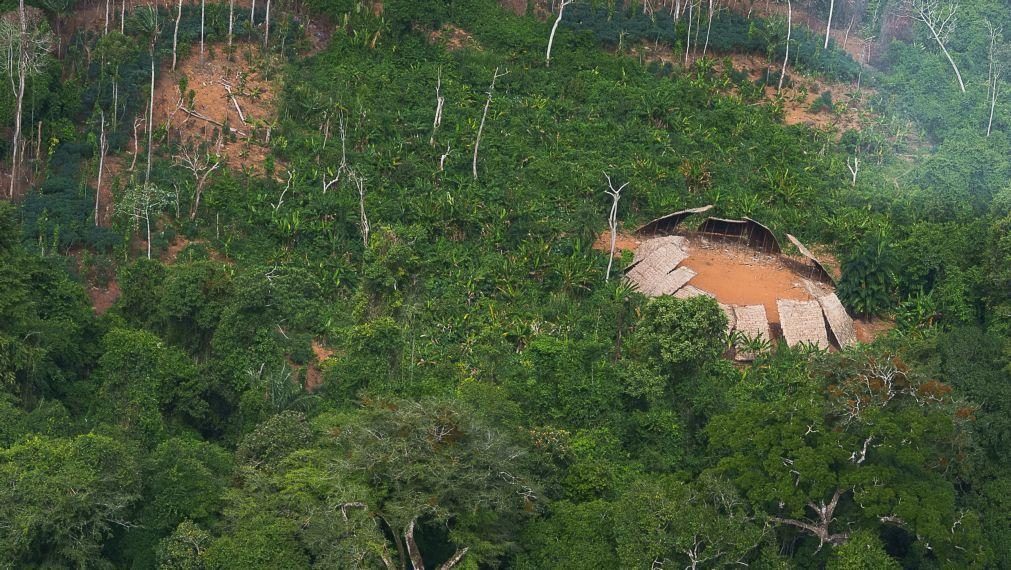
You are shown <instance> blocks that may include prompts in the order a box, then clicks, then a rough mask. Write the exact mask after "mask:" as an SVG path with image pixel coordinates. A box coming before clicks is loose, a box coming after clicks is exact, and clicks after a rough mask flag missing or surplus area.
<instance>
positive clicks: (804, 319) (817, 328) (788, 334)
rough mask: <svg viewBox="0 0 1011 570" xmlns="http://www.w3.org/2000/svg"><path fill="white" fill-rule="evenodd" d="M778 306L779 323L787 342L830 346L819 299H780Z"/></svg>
mask: <svg viewBox="0 0 1011 570" xmlns="http://www.w3.org/2000/svg"><path fill="white" fill-rule="evenodd" d="M776 307H777V308H778V309H779V324H780V326H781V327H782V328H783V338H784V339H785V340H786V344H788V345H790V346H796V345H798V344H800V343H807V344H814V345H817V346H820V347H821V348H828V347H829V342H828V330H827V329H826V328H825V317H824V316H823V315H822V311H821V304H819V303H818V301H794V300H790V299H779V300H778V301H776Z"/></svg>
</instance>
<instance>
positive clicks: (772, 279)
mask: <svg viewBox="0 0 1011 570" xmlns="http://www.w3.org/2000/svg"><path fill="white" fill-rule="evenodd" d="M681 265H682V266H684V267H690V268H691V269H693V270H695V271H696V272H697V273H698V275H696V276H695V277H694V278H693V279H692V280H691V281H689V282H688V284H689V285H694V286H695V287H698V288H699V289H702V290H703V291H707V292H709V293H712V294H713V295H716V299H717V300H718V301H720V302H721V303H726V304H728V305H764V306H765V312H766V314H767V315H768V317H769V322H770V323H777V324H778V323H779V310H778V308H777V307H776V300H777V299H795V300H798V301H808V300H811V299H812V297H811V294H810V293H808V291H807V289H805V288H804V284H803V276H801V275H798V274H797V273H796V272H795V271H794V270H793V269H792V268H790V267H788V266H787V265H786V264H785V263H784V262H783V261H782V259H781V258H780V257H779V256H775V255H767V254H764V253H761V252H758V251H755V250H752V249H748V248H745V247H740V246H736V245H730V244H725V243H720V242H714V241H706V240H702V239H701V238H691V239H689V240H688V259H686V260H684V261H682V262H681Z"/></svg>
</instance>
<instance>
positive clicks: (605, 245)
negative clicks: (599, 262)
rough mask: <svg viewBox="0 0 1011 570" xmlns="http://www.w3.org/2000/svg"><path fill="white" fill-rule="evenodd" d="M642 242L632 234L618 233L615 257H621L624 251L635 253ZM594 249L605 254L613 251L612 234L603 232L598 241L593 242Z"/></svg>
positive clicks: (615, 243)
mask: <svg viewBox="0 0 1011 570" xmlns="http://www.w3.org/2000/svg"><path fill="white" fill-rule="evenodd" d="M640 243H642V240H640V239H639V238H637V237H635V236H634V235H632V234H623V233H621V232H618V236H617V238H616V239H615V241H614V256H615V257H621V252H623V251H635V250H636V248H637V247H639V244H640ZM593 249H596V250H598V251H603V252H609V251H611V232H609V231H605V232H602V233H601V234H600V235H599V236H597V239H596V240H595V241H594V242H593Z"/></svg>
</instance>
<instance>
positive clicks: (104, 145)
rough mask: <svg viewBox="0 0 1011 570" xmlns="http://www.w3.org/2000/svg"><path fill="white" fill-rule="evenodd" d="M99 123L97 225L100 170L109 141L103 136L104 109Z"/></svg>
mask: <svg viewBox="0 0 1011 570" xmlns="http://www.w3.org/2000/svg"><path fill="white" fill-rule="evenodd" d="M100 116H101V118H100V119H99V124H100V125H101V126H100V127H99V128H100V133H99V135H98V181H97V182H96V183H95V225H96V226H97V225H98V201H99V199H100V198H101V196H102V171H103V170H104V169H105V153H106V152H108V150H109V143H108V141H107V140H106V138H105V111H104V110H101V111H100Z"/></svg>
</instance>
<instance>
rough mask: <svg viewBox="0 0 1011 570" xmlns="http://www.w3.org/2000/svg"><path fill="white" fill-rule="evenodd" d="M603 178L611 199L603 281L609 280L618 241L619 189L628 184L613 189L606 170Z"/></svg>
mask: <svg viewBox="0 0 1011 570" xmlns="http://www.w3.org/2000/svg"><path fill="white" fill-rule="evenodd" d="M604 178H607V187H608V189H607V190H606V192H607V195H608V196H610V197H611V199H612V202H611V213H610V215H608V217H607V225H608V226H609V227H610V228H611V253H610V255H609V256H608V258H607V273H605V274H604V281H610V280H611V265H612V264H613V263H614V246H615V243H616V242H617V241H618V200H620V199H621V191H622V190H624V189H625V187H626V186H628V182H626V183H624V184H622V185H621V186H620V187H618V188H617V189H615V187H614V183H613V182H611V177H610V176H608V174H607V173H606V172H605V173H604Z"/></svg>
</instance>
